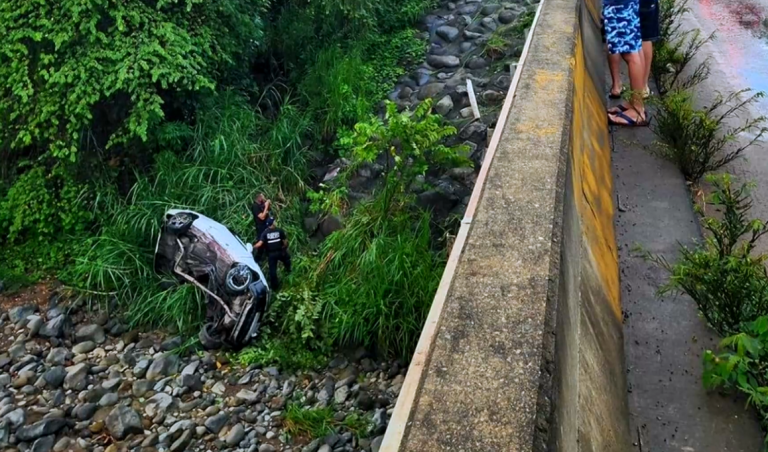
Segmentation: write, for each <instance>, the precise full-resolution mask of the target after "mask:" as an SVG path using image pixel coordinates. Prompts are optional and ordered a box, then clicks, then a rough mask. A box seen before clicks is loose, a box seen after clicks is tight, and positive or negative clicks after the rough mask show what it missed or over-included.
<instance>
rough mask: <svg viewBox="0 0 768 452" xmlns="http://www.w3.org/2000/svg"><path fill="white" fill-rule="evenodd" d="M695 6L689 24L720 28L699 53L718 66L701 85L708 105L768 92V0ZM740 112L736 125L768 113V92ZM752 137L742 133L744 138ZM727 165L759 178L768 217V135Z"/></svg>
mask: <svg viewBox="0 0 768 452" xmlns="http://www.w3.org/2000/svg"><path fill="white" fill-rule="evenodd" d="M689 7H690V14H687V15H686V16H685V20H684V23H683V27H684V28H687V29H700V30H701V31H702V32H703V33H704V34H710V33H712V32H714V33H715V39H714V40H713V41H712V42H711V43H709V44H707V45H706V46H705V47H704V48H703V49H702V51H701V52H700V53H701V54H700V55H699V56H698V57H699V60H701V59H703V58H707V57H708V58H710V59H711V68H712V74H711V75H710V77H709V78H708V79H707V80H706V81H705V82H704V83H702V84H701V85H699V86H698V87H696V88H695V90H696V97H697V100H698V102H699V103H700V104H701V105H707V104H708V103H709V102H711V100H712V98H713V97H714V96H715V95H716V94H715V93H717V92H721V93H726V94H727V93H731V92H734V91H738V90H740V89H744V88H751V89H753V90H755V91H764V92H766V93H768V0H689ZM740 116H741V117H740V118H739V119H738V120H736V121H734V125H736V123H743V121H744V120H745V119H747V118H750V117H751V118H755V117H759V116H768V97H766V98H763V99H760V100H759V101H758V102H757V103H756V104H755V105H753V106H751V107H750V108H749V110H748V111H746V112H743V113H742V114H741V115H740ZM766 126H768V123H766ZM767 135H768V134H767ZM751 138H752V136H749V135H745V136H742V137H740V142H742V143H744V142H746V141H747V140H749V139H751ZM724 170H725V171H727V172H729V173H731V174H734V175H736V176H737V177H738V178H739V179H740V180H744V181H753V182H756V183H757V187H756V188H755V190H754V191H753V192H752V199H753V201H754V207H753V212H752V214H753V217H757V218H761V219H764V220H766V219H768V136H765V137H764V138H763V139H762V140H761V141H760V142H758V143H757V144H756V145H755V146H753V147H751V148H749V149H747V150H746V151H745V152H744V154H743V158H741V159H738V160H736V161H735V162H733V163H731V164H730V165H728V166H727V167H726V168H725V169H724ZM758 250H759V251H762V252H768V241H767V240H764V241H763V243H762V244H760V245H759V246H758Z"/></svg>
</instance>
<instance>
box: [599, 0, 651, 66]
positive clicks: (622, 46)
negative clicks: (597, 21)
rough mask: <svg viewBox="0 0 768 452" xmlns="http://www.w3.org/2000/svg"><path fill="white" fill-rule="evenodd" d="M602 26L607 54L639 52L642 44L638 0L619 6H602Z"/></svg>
mask: <svg viewBox="0 0 768 452" xmlns="http://www.w3.org/2000/svg"><path fill="white" fill-rule="evenodd" d="M603 26H604V27H605V42H606V44H608V53H614V54H615V53H635V52H639V51H640V49H641V47H642V45H643V42H642V38H641V36H640V2H639V0H631V1H629V2H626V3H624V4H619V5H604V6H603Z"/></svg>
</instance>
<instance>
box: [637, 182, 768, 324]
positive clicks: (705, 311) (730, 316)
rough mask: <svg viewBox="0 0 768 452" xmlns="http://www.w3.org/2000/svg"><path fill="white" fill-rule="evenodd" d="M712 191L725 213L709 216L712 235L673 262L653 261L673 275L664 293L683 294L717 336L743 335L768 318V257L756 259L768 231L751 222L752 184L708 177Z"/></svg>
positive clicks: (706, 221) (713, 201) (659, 258)
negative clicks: (753, 323) (744, 329)
mask: <svg viewBox="0 0 768 452" xmlns="http://www.w3.org/2000/svg"><path fill="white" fill-rule="evenodd" d="M709 181H710V182H711V183H712V185H713V188H714V192H713V194H712V195H711V196H710V198H709V202H710V203H711V204H712V206H714V207H715V208H716V209H720V210H722V213H721V215H720V216H719V217H713V216H709V217H705V218H704V219H703V220H702V225H703V227H704V229H705V230H706V231H707V232H708V233H709V235H708V236H707V237H706V239H705V240H704V243H702V244H700V245H697V246H695V247H693V248H687V247H685V246H681V247H680V258H679V259H678V261H677V262H676V263H674V264H671V263H669V262H668V261H667V260H666V259H664V257H662V256H652V257H651V258H652V260H653V261H654V262H656V263H657V264H659V265H660V266H661V267H662V268H664V269H666V270H667V271H668V272H669V273H670V280H669V282H668V283H667V284H666V285H665V286H663V287H662V288H661V290H660V293H662V294H664V293H667V292H671V291H680V292H684V293H685V294H687V295H688V296H690V297H691V298H692V299H693V301H695V302H696V304H697V305H698V307H699V311H700V312H701V314H702V315H703V316H704V318H705V319H706V320H707V323H709V325H710V326H712V327H713V328H714V329H715V330H716V331H717V332H718V333H719V334H721V335H728V334H734V333H736V332H738V331H739V328H740V327H741V325H742V324H744V323H747V322H751V321H753V320H755V319H756V318H757V317H759V316H762V315H766V314H768V276H767V275H766V270H765V265H764V264H765V260H766V258H768V256H765V255H761V256H752V251H753V250H754V248H755V244H756V243H757V241H758V240H759V239H760V238H761V237H762V236H763V235H764V234H765V233H766V231H768V226H767V225H766V223H765V222H763V221H761V220H750V219H748V218H747V214H748V212H749V209H750V207H751V205H752V203H751V201H750V200H749V198H748V186H747V185H742V186H740V187H739V188H735V187H733V184H732V182H731V178H730V176H728V175H724V176H719V177H710V178H709Z"/></svg>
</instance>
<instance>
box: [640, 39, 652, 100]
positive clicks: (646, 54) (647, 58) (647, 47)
mask: <svg viewBox="0 0 768 452" xmlns="http://www.w3.org/2000/svg"><path fill="white" fill-rule="evenodd" d="M642 53H643V67H644V69H645V70H644V71H643V80H645V85H643V86H645V88H643V95H644V96H646V97H647V96H648V95H649V94H650V93H651V88H649V87H648V80H650V78H651V63H652V62H653V41H643V52H642Z"/></svg>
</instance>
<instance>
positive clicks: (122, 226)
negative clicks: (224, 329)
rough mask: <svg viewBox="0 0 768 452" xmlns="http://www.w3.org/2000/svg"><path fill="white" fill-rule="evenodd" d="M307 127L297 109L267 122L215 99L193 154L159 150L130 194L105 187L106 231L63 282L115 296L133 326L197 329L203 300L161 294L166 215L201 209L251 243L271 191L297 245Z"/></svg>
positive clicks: (233, 97)
mask: <svg viewBox="0 0 768 452" xmlns="http://www.w3.org/2000/svg"><path fill="white" fill-rule="evenodd" d="M304 124H305V120H304V118H303V117H302V116H300V115H298V114H297V113H296V112H295V111H294V110H293V109H292V108H291V107H290V106H286V107H285V108H284V109H283V111H282V114H281V115H280V116H279V117H278V118H277V119H276V120H275V121H272V122H267V121H265V120H264V119H263V118H262V117H261V116H259V115H258V114H257V113H256V112H255V111H254V110H253V109H251V108H250V107H249V106H248V105H247V104H246V102H245V99H243V98H242V97H241V96H238V95H237V94H235V93H232V92H225V93H222V94H220V95H218V96H217V97H215V98H211V99H210V100H209V101H208V103H206V106H205V109H204V110H202V111H201V113H200V115H199V118H198V122H197V124H196V126H195V128H194V130H193V131H192V136H193V138H192V142H191V145H190V147H189V149H188V151H186V152H184V153H183V154H181V155H176V154H173V153H170V152H164V153H160V154H158V155H157V157H156V159H155V164H154V167H153V171H152V174H153V176H154V177H153V179H151V180H150V179H149V178H148V177H146V176H139V177H138V180H137V182H136V183H135V185H134V186H133V188H132V189H131V191H130V194H129V195H128V196H127V197H125V198H124V197H121V196H118V195H117V194H116V192H115V191H114V189H111V188H110V187H102V188H100V190H99V191H100V192H101V193H102V196H101V198H100V201H99V203H97V205H96V207H97V209H98V210H99V211H100V220H101V223H102V225H104V227H103V228H102V230H101V231H100V233H99V234H98V236H96V237H93V238H91V239H89V240H88V241H87V245H86V246H83V247H82V252H81V253H79V255H78V256H77V259H76V262H75V264H74V265H72V266H70V267H69V268H67V270H66V271H65V272H64V273H63V274H62V275H61V278H62V279H63V280H64V281H65V282H67V283H68V284H69V285H71V286H73V287H74V288H76V289H78V290H80V291H82V292H83V293H84V294H85V295H89V296H93V297H111V296H117V298H118V299H119V300H121V301H122V302H123V303H125V305H126V307H127V309H128V314H129V318H130V320H131V322H132V323H133V324H134V325H146V326H166V325H169V324H174V326H176V327H177V328H179V329H180V330H189V329H191V328H192V327H193V326H196V325H197V324H198V322H199V320H200V319H201V317H200V315H199V313H200V310H199V309H197V308H196V306H198V305H199V300H197V299H185V301H184V302H183V303H182V302H180V301H179V300H180V298H181V297H184V296H185V294H187V295H188V294H190V293H191V292H190V289H187V288H186V286H183V287H184V288H183V289H170V290H163V289H162V288H161V286H162V284H161V281H160V279H159V278H158V276H157V275H155V274H154V272H153V270H152V259H153V257H152V255H153V252H154V245H155V243H156V241H157V233H158V231H159V227H160V220H161V218H162V214H163V213H164V212H165V211H166V210H167V209H169V208H173V207H176V208H178V207H184V208H189V209H192V210H196V211H199V212H201V213H204V214H205V215H208V216H210V217H211V218H215V219H216V220H217V221H220V222H221V223H223V224H225V225H227V227H229V228H230V229H231V230H232V231H233V232H234V233H236V234H237V235H239V236H240V237H242V238H243V239H244V240H246V241H247V240H248V239H249V238H252V235H253V223H252V221H253V220H252V217H251V215H250V211H249V207H250V203H251V202H252V200H253V198H254V197H255V195H256V193H258V192H264V193H266V194H267V195H269V196H270V197H271V198H273V199H275V200H278V201H276V205H275V210H276V212H277V215H278V217H279V219H280V220H281V222H282V224H283V227H284V228H285V229H286V230H287V232H288V235H289V237H290V238H291V240H292V241H293V243H294V244H297V243H298V241H300V240H301V237H302V234H300V233H299V229H298V227H296V226H294V225H299V224H300V221H299V218H300V215H301V210H300V204H299V198H298V195H299V194H300V193H303V192H304V186H303V183H302V182H301V181H302V180H303V178H304V177H305V171H306V164H305V161H304V157H303V155H304V151H303V147H302V146H301V136H300V134H299V133H297V130H299V131H300V130H302V127H303V126H304ZM297 135H298V136H297ZM286 164H290V165H291V166H286ZM279 193H282V194H283V195H291V196H290V197H289V198H287V199H286V200H285V201H282V202H281V201H279V199H280V198H277V197H275V196H273V195H275V194H279ZM180 290H183V291H184V292H180ZM180 309H181V310H180ZM182 313H184V315H182Z"/></svg>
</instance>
